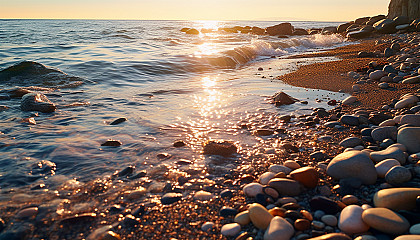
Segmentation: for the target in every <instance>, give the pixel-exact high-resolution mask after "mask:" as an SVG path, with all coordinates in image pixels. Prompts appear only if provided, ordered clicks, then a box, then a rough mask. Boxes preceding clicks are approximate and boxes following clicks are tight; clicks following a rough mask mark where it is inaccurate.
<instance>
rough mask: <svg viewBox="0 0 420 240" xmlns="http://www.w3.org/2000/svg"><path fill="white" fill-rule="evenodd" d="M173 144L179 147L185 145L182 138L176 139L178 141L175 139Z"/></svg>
mask: <svg viewBox="0 0 420 240" xmlns="http://www.w3.org/2000/svg"><path fill="white" fill-rule="evenodd" d="M173 145H174V147H176V148H179V147H183V146H185V142H184V141H182V140H178V141H175V142H174V144H173Z"/></svg>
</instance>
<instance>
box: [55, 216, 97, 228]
mask: <svg viewBox="0 0 420 240" xmlns="http://www.w3.org/2000/svg"><path fill="white" fill-rule="evenodd" d="M95 218H96V213H82V214H76V215H74V216H71V217H66V218H63V219H61V221H60V224H63V225H66V224H77V223H84V222H91V221H93V220H94V219H95Z"/></svg>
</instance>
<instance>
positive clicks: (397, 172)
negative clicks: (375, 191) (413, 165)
mask: <svg viewBox="0 0 420 240" xmlns="http://www.w3.org/2000/svg"><path fill="white" fill-rule="evenodd" d="M385 180H386V182H387V183H389V184H391V185H394V186H399V185H402V184H403V183H405V182H408V181H410V180H411V172H410V170H408V169H407V168H405V167H402V166H394V167H392V168H391V169H389V171H388V172H387V173H386V174H385Z"/></svg>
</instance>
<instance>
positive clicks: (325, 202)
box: [309, 196, 340, 218]
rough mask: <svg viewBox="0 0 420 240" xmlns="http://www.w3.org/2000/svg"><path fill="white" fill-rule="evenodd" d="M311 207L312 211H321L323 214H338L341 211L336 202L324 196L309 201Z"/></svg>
mask: <svg viewBox="0 0 420 240" xmlns="http://www.w3.org/2000/svg"><path fill="white" fill-rule="evenodd" d="M309 205H310V206H311V209H312V210H315V211H316V210H321V211H322V212H323V213H327V214H336V213H338V212H339V211H340V207H339V206H338V204H337V203H336V202H335V201H333V200H331V199H329V198H327V197H323V196H316V197H313V198H312V199H311V200H310V201H309ZM316 213H317V212H315V214H316ZM315 218H317V216H315Z"/></svg>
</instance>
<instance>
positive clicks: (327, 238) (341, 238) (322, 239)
mask: <svg viewBox="0 0 420 240" xmlns="http://www.w3.org/2000/svg"><path fill="white" fill-rule="evenodd" d="M308 240H352V238H350V237H349V236H347V235H346V234H344V233H328V234H325V235H322V236H319V237H314V238H310V239H308Z"/></svg>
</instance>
